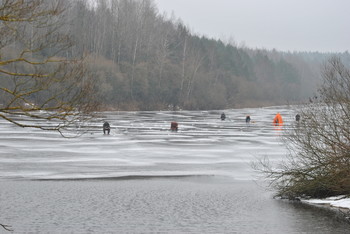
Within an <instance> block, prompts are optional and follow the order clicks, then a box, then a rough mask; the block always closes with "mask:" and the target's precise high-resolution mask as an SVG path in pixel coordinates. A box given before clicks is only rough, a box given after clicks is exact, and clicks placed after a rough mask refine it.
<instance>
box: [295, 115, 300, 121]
mask: <svg viewBox="0 0 350 234" xmlns="http://www.w3.org/2000/svg"><path fill="white" fill-rule="evenodd" d="M295 120H296V121H297V122H299V121H300V115H299V114H297V115H296V116H295Z"/></svg>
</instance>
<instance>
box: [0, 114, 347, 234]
mask: <svg viewBox="0 0 350 234" xmlns="http://www.w3.org/2000/svg"><path fill="white" fill-rule="evenodd" d="M221 112H222V111H179V112H105V113H102V114H101V118H99V119H98V120H96V121H95V122H94V123H91V124H89V125H85V126H81V130H84V131H86V132H87V133H86V134H84V135H82V136H81V137H79V138H71V139H66V138H62V137H61V136H60V135H59V134H57V133H52V132H45V131H40V130H36V129H22V128H18V127H14V126H13V125H11V124H10V123H7V122H5V121H2V120H0V150H1V151H0V186H1V188H2V189H1V191H0V209H1V211H2V212H1V214H0V223H4V224H8V225H12V227H13V229H15V232H16V233H154V232H161V233H347V231H348V230H350V227H349V225H347V224H345V223H343V222H340V221H339V220H337V219H336V218H335V216H334V215H333V214H332V213H329V212H327V211H323V210H320V209H317V208H311V207H308V206H304V205H301V204H297V203H289V202H285V201H280V200H275V199H272V196H273V192H272V191H268V190H266V183H265V182H264V181H261V180H258V178H259V177H258V176H259V175H258V174H257V173H256V172H254V171H253V170H252V168H251V166H250V164H251V162H252V161H256V160H257V159H259V158H261V157H268V158H269V159H270V160H271V161H272V162H278V161H280V160H282V159H284V157H285V155H286V149H285V146H284V144H283V143H282V142H281V138H280V136H281V135H282V134H284V130H283V129H280V128H277V129H276V128H275V127H273V126H272V119H273V117H274V115H275V114H276V113H277V112H280V113H281V114H282V116H283V118H284V121H285V125H284V126H283V128H284V129H287V128H290V127H291V124H292V122H293V121H294V115H295V113H294V112H293V111H292V110H291V109H288V108H286V107H271V108H256V109H239V110H225V114H226V116H227V119H226V120H225V121H221V120H220V115H221ZM248 114H249V115H251V118H252V123H251V124H250V125H247V124H246V123H245V116H246V115H248ZM28 121H30V120H28ZM104 121H108V122H109V123H110V124H111V126H112V130H111V134H110V135H103V133H102V124H103V122H104ZM171 121H177V122H178V123H179V131H178V132H171V131H169V128H170V122H171ZM48 124H49V123H48ZM2 231H3V230H0V233H2Z"/></svg>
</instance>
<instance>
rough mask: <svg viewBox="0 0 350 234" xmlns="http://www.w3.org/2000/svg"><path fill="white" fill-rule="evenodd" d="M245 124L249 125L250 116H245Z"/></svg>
mask: <svg viewBox="0 0 350 234" xmlns="http://www.w3.org/2000/svg"><path fill="white" fill-rule="evenodd" d="M245 122H246V123H250V115H247V117H245Z"/></svg>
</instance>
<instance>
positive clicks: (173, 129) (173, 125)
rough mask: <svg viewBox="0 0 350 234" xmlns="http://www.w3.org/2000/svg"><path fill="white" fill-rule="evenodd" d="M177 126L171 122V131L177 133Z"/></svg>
mask: <svg viewBox="0 0 350 234" xmlns="http://www.w3.org/2000/svg"><path fill="white" fill-rule="evenodd" d="M178 126H179V125H178V123H177V122H171V124H170V129H171V131H176V132H177V129H178Z"/></svg>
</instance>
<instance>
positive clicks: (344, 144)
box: [258, 57, 350, 199]
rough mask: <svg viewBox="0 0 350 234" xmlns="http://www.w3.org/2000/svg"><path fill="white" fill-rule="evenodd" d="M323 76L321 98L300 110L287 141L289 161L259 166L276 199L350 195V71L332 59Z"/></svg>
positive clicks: (263, 163)
mask: <svg viewBox="0 0 350 234" xmlns="http://www.w3.org/2000/svg"><path fill="white" fill-rule="evenodd" d="M322 76H323V84H322V85H321V87H320V89H319V91H318V95H317V96H315V97H313V98H312V99H310V103H309V104H307V105H305V106H304V107H302V108H301V110H299V113H300V115H301V116H302V118H301V121H299V122H296V123H295V126H294V127H293V128H291V129H290V130H288V131H287V133H286V134H285V136H284V137H283V139H284V141H285V142H286V144H287V147H288V150H289V154H288V156H287V159H286V160H285V161H283V162H281V163H280V164H279V165H277V166H276V165H272V164H271V163H270V162H269V161H268V160H262V161H260V163H259V166H258V169H259V170H260V171H262V172H263V173H264V175H265V176H266V177H267V178H268V179H270V182H271V186H272V187H273V188H275V189H276V191H277V194H276V195H277V196H281V197H287V198H291V199H294V198H296V197H304V196H308V197H314V198H324V197H329V196H334V195H350V70H349V68H347V67H346V66H345V65H344V64H343V62H342V61H341V60H340V59H339V58H338V57H333V58H331V59H329V60H328V62H327V63H326V64H325V65H324V69H323V73H322Z"/></svg>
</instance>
